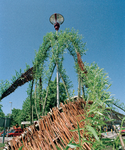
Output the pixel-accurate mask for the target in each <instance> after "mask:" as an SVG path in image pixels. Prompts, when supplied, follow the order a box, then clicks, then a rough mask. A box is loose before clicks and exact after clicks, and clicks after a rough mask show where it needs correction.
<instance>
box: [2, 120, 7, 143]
mask: <svg viewBox="0 0 125 150" xmlns="http://www.w3.org/2000/svg"><path fill="white" fill-rule="evenodd" d="M6 119H7V118H5V122H4V132H3V144H4V137H5V130H6Z"/></svg>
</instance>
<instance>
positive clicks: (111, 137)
mask: <svg viewBox="0 0 125 150" xmlns="http://www.w3.org/2000/svg"><path fill="white" fill-rule="evenodd" d="M102 136H103V138H110V139H114V138H115V137H117V133H115V132H114V131H113V132H106V133H102Z"/></svg>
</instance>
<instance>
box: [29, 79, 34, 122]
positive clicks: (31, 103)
mask: <svg viewBox="0 0 125 150" xmlns="http://www.w3.org/2000/svg"><path fill="white" fill-rule="evenodd" d="M33 83H34V80H32V85H31V91H30V124H32V120H33V118H32V105H33V102H32V91H33Z"/></svg>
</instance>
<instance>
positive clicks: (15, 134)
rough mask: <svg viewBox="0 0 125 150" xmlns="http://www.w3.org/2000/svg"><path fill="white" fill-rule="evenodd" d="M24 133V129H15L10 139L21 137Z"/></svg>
mask: <svg viewBox="0 0 125 150" xmlns="http://www.w3.org/2000/svg"><path fill="white" fill-rule="evenodd" d="M22 132H23V129H15V130H14V131H13V132H11V133H8V137H14V136H19V135H21V133H22Z"/></svg>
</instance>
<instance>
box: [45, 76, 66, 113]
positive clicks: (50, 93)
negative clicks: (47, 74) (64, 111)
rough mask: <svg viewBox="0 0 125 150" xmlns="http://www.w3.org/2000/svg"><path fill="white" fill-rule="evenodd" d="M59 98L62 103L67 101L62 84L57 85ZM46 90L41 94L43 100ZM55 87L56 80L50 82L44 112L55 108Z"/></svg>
mask: <svg viewBox="0 0 125 150" xmlns="http://www.w3.org/2000/svg"><path fill="white" fill-rule="evenodd" d="M59 92H60V95H59V98H60V102H63V103H64V101H65V100H66V99H67V96H66V91H65V88H64V85H63V83H59ZM45 94H46V90H44V92H43V100H44V98H45ZM56 99H57V87H56V78H55V80H54V81H51V82H50V85H49V90H48V97H47V103H46V108H45V110H46V112H48V111H50V109H52V108H53V107H55V106H57V100H56Z"/></svg>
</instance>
